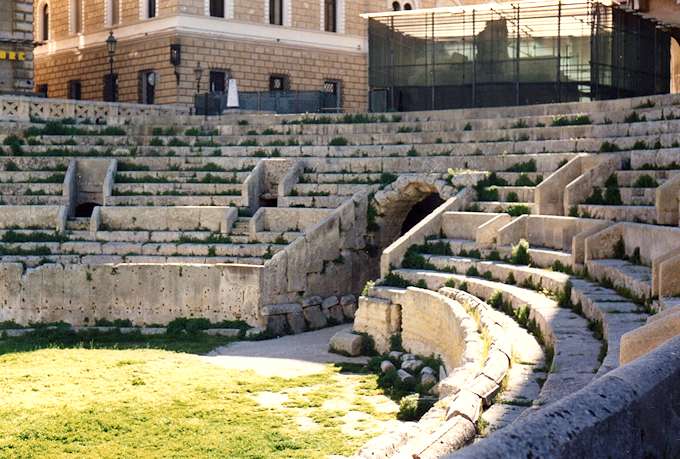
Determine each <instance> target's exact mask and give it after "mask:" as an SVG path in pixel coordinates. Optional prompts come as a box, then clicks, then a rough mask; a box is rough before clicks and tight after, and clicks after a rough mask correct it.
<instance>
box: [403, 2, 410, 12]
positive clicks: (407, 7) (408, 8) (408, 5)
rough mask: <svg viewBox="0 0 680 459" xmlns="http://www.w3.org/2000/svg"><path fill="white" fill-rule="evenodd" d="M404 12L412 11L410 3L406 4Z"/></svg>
mask: <svg viewBox="0 0 680 459" xmlns="http://www.w3.org/2000/svg"><path fill="white" fill-rule="evenodd" d="M404 10H406V11H411V4H410V3H406V4H405V5H404Z"/></svg>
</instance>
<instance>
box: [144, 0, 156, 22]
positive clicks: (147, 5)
mask: <svg viewBox="0 0 680 459" xmlns="http://www.w3.org/2000/svg"><path fill="white" fill-rule="evenodd" d="M141 2H142V11H141V13H142V15H141V16H142V19H151V18H155V17H156V0H141Z"/></svg>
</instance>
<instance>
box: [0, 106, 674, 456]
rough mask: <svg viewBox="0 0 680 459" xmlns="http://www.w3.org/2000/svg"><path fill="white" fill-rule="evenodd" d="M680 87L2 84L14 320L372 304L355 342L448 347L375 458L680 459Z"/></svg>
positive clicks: (341, 311)
mask: <svg viewBox="0 0 680 459" xmlns="http://www.w3.org/2000/svg"><path fill="white" fill-rule="evenodd" d="M679 103H680V98H678V97H677V96H674V95H665V96H653V97H649V98H637V99H621V100H615V101H603V102H597V103H570V104H553V105H535V106H524V107H506V108H502V109H469V110H452V111H438V112H415V113H395V114H360V115H326V116H318V115H317V116H309V115H307V116H292V115H287V116H276V115H263V114H259V115H255V114H232V115H228V116H222V117H214V118H209V119H208V120H205V119H204V118H203V117H196V116H192V115H190V114H189V112H188V109H186V108H185V107H182V106H173V105H168V106H148V105H134V104H106V103H99V102H80V101H70V102H67V101H60V100H54V99H36V98H20V97H0V120H1V121H0V123H1V124H0V128H1V131H0V141H2V144H3V145H2V155H1V156H0V199H1V205H0V216H1V217H2V218H0V321H15V322H17V323H18V324H21V325H26V324H29V323H33V322H53V321H65V322H68V323H71V324H72V325H76V326H83V325H89V324H93V323H97V322H98V321H100V320H106V321H113V320H116V319H123V320H130V321H131V322H132V323H133V325H134V326H148V325H152V324H159V325H162V324H166V323H168V322H169V321H171V320H173V319H175V318H178V317H205V318H208V319H210V320H211V321H213V322H219V321H222V320H243V321H246V322H247V323H248V324H249V325H250V326H252V327H258V328H259V329H261V330H264V329H267V330H269V331H270V332H271V333H273V334H278V335H281V334H285V333H299V332H303V331H306V330H313V329H318V328H321V327H324V326H327V325H329V324H335V323H339V322H343V321H350V320H354V325H353V327H354V331H355V332H356V333H355V334H351V333H347V332H345V334H344V335H341V336H338V337H337V338H336V339H334V345H335V346H338V347H339V348H340V349H342V350H344V351H345V352H348V353H351V354H356V353H358V352H360V351H361V346H360V344H361V340H362V339H363V338H362V336H364V335H359V333H365V334H368V335H370V336H371V337H372V338H373V340H374V342H375V345H376V347H377V348H378V349H379V350H380V351H387V350H389V349H390V346H391V343H392V341H393V340H392V337H393V336H395V335H398V336H400V337H401V342H402V343H403V346H404V348H406V351H409V352H411V353H414V354H420V355H430V354H435V355H438V356H439V357H440V358H441V360H442V362H443V365H442V367H441V369H440V370H439V372H438V374H437V375H436V378H437V379H438V380H439V383H438V385H437V386H436V388H437V389H436V390H437V395H438V397H439V402H437V403H436V404H435V406H434V407H433V408H432V409H431V410H430V411H428V412H427V413H426V415H425V416H424V417H423V418H422V419H421V420H420V421H419V422H417V423H406V424H403V425H402V426H401V427H400V429H399V430H395V431H390V432H387V433H385V434H384V435H381V436H379V437H377V438H375V439H374V440H372V441H370V442H369V443H368V444H366V445H365V447H364V448H362V450H361V451H359V452H358V455H359V456H360V457H391V456H395V455H397V456H403V457H406V456H408V457H413V455H416V456H417V457H422V458H425V457H442V456H445V455H447V454H454V453H455V452H456V450H459V449H460V451H459V452H458V453H457V454H460V455H462V456H464V457H465V456H469V457H498V455H499V451H503V453H502V455H505V456H511V457H526V456H527V455H528V454H532V455H533V456H534V457H539V456H541V457H548V456H549V457H573V454H576V453H575V452H577V453H578V454H579V455H581V456H587V455H588V452H587V451H588V449H587V448H594V447H595V448H596V449H597V450H598V451H600V452H601V453H602V455H605V456H611V457H645V456H650V455H651V457H660V455H659V453H658V452H659V451H664V452H665V453H664V454H666V456H668V457H674V456H676V455H677V454H678V452H679V451H680V442H678V439H677V435H674V434H673V432H677V423H678V419H677V409H676V408H677V406H676V405H677V403H676V399H677V394H676V392H677V374H678V371H680V370H678V368H680V366H678V349H679V348H678V346H679V345H680V343H679V342H678V338H677V335H678V334H680V321H679V320H678V306H679V304H678V300H677V298H678V297H680V282H678V279H679V277H678V274H677V264H678V260H679V259H680V229H679V228H678V226H679V225H680V220H679V218H680V217H679V216H680V195H679V194H678V193H679V192H680V185H678V183H680V174H679V173H678V171H680V154H679V153H678V152H679V151H680V150H679V148H680V146H679V145H678V140H677V137H678V133H679V132H680V121H678V118H679V117H680V110H679V109H678V108H677V105H678V104H679ZM48 121H49V122H48ZM367 281H375V282H374V283H367ZM404 362H406V360H405V361H404ZM405 377H406V376H405ZM418 377H419V378H423V377H426V376H425V375H419V376H418ZM427 377H428V378H433V377H435V376H433V375H432V374H428V375H427ZM537 426H544V427H542V428H537ZM484 435H486V436H488V438H483V439H481V441H478V442H476V443H475V444H474V445H472V446H468V445H469V443H470V442H471V441H472V440H473V439H474V438H476V437H481V436H484ZM593 445H595V446H593ZM503 448H505V449H503Z"/></svg>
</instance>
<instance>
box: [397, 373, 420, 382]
mask: <svg viewBox="0 0 680 459" xmlns="http://www.w3.org/2000/svg"><path fill="white" fill-rule="evenodd" d="M397 377H398V378H399V381H401V382H402V383H404V384H413V383H415V381H416V380H415V378H414V377H413V375H412V374H411V373H409V372H408V371H406V370H397Z"/></svg>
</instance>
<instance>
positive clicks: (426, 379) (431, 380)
mask: <svg viewBox="0 0 680 459" xmlns="http://www.w3.org/2000/svg"><path fill="white" fill-rule="evenodd" d="M420 384H422V385H423V386H425V387H431V386H434V385H435V384H437V377H436V376H435V375H433V374H432V373H421V375H420Z"/></svg>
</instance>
